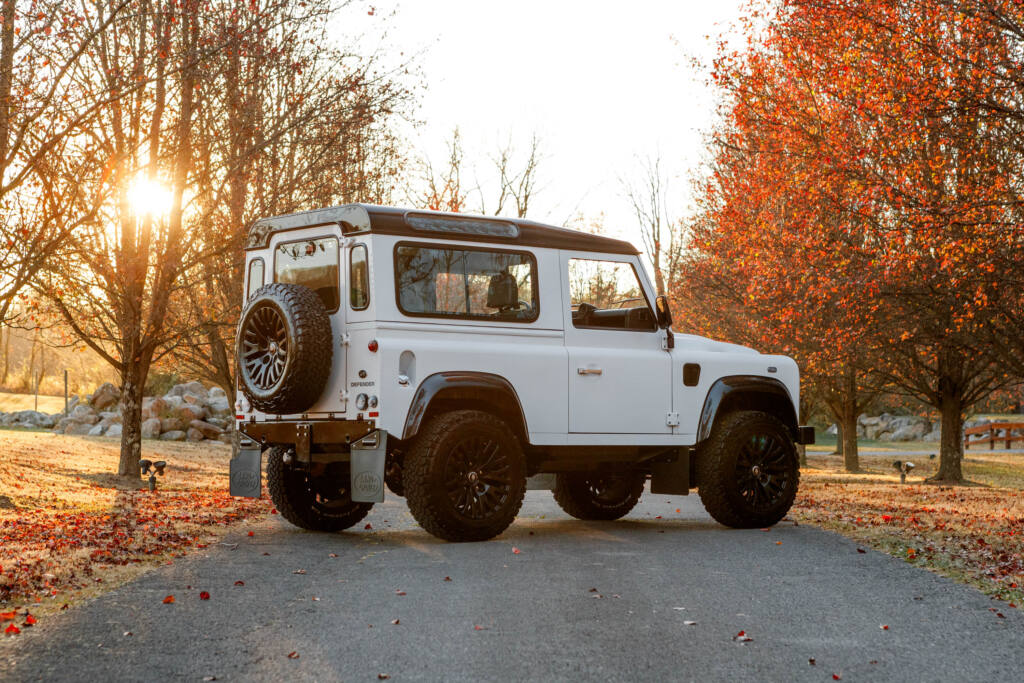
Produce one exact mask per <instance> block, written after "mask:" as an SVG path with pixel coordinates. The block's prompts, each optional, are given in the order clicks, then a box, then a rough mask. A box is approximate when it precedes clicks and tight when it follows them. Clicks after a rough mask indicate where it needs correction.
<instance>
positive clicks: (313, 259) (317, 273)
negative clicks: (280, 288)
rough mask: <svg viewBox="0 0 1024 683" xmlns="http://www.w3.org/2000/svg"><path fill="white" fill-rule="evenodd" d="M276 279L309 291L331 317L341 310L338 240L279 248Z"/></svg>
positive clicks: (275, 271)
mask: <svg viewBox="0 0 1024 683" xmlns="http://www.w3.org/2000/svg"><path fill="white" fill-rule="evenodd" d="M274 279H275V280H276V281H277V282H287V283H291V284H295V285H305V286H306V287H309V288H310V289H312V290H313V291H314V292H316V293H317V296H319V297H320V300H321V301H323V302H324V308H326V309H327V311H328V312H329V313H333V312H335V311H337V310H338V297H339V294H338V238H337V237H321V238H319V239H309V240H299V241H295V242H286V243H284V244H279V245H277V249H276V250H275V251H274Z"/></svg>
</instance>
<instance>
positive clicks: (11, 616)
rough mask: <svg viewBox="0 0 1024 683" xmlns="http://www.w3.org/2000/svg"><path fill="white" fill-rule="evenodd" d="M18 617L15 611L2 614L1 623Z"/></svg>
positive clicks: (0, 616)
mask: <svg viewBox="0 0 1024 683" xmlns="http://www.w3.org/2000/svg"><path fill="white" fill-rule="evenodd" d="M16 616H18V614H17V612H15V611H14V610H11V611H10V612H0V621H11V620H12V619H14V617H16Z"/></svg>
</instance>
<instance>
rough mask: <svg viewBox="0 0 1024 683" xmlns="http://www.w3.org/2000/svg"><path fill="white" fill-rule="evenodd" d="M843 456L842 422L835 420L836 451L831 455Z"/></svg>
mask: <svg viewBox="0 0 1024 683" xmlns="http://www.w3.org/2000/svg"><path fill="white" fill-rule="evenodd" d="M842 454H843V421H842V420H840V419H837V420H836V449H835V450H834V451H832V455H842Z"/></svg>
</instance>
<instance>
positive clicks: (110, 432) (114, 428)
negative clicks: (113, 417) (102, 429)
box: [104, 422, 121, 437]
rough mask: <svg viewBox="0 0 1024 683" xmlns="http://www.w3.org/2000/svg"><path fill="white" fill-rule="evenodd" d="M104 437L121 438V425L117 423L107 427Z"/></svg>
mask: <svg viewBox="0 0 1024 683" xmlns="http://www.w3.org/2000/svg"><path fill="white" fill-rule="evenodd" d="M104 436H118V437H119V436H121V423H120V422H115V423H114V424H112V425H110V426H109V427H107V432H106V434H104Z"/></svg>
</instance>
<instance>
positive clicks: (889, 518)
mask: <svg viewBox="0 0 1024 683" xmlns="http://www.w3.org/2000/svg"><path fill="white" fill-rule="evenodd" d="M882 521H883V522H891V521H892V515H882Z"/></svg>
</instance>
